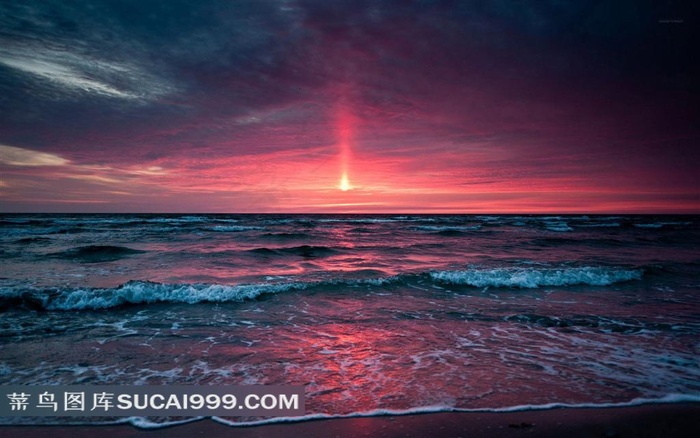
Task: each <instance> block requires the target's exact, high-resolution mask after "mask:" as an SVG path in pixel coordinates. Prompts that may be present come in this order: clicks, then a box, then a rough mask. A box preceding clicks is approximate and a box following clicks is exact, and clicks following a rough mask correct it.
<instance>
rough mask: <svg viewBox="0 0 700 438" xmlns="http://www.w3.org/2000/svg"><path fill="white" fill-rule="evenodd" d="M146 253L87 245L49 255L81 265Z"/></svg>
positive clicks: (137, 250)
mask: <svg viewBox="0 0 700 438" xmlns="http://www.w3.org/2000/svg"><path fill="white" fill-rule="evenodd" d="M144 252H146V251H143V250H139V249H133V248H129V247H126V246H113V245H88V246H80V247H77V248H71V249H67V250H65V251H60V252H56V253H53V254H50V256H51V257H56V258H62V259H69V260H75V261H80V262H83V263H100V262H111V261H115V260H119V259H122V258H124V257H129V256H132V255H134V254H140V253H144Z"/></svg>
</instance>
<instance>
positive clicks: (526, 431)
mask: <svg viewBox="0 0 700 438" xmlns="http://www.w3.org/2000/svg"><path fill="white" fill-rule="evenodd" d="M97 434H99V435H102V436H105V437H117V438H130V437H131V438H134V437H144V436H147V437H148V438H166V437H167V438H178V437H183V438H184V437H198V436H201V437H206V438H220V437H230V436H231V435H234V436H236V437H240V438H254V437H255V438H268V437H270V438H272V437H279V436H290V437H295V436H303V437H309V438H315V437H318V438H321V437H338V438H355V437H357V438H359V437H385V438H398V437H404V438H410V437H415V438H422V437H426V436H430V437H431V438H442V437H445V438H446V437H460V436H461V437H465V438H466V437H476V438H480V437H483V438H486V437H495V438H499V437H522V436H527V437H528V438H532V437H562V436H565V437H567V438H576V437H601V438H630V437H671V436H673V437H695V436H700V403H670V404H669V403H663V404H646V405H639V406H625V407H606V408H554V409H547V410H529V411H515V412H440V413H424V414H408V415H383V416H375V417H351V418H333V419H318V420H308V421H300V422H290V423H271V424H264V425H257V426H237V427H236V426H227V425H224V424H221V423H218V422H215V421H212V420H211V419H203V420H198V421H194V422H191V423H186V424H180V425H173V426H168V427H164V428H160V429H139V428H136V427H134V426H132V425H129V424H120V425H104V426H100V425H94V426H84V425H76V426H33V425H11V426H10V425H8V426H5V425H0V435H2V436H5V437H20V436H21V437H27V438H49V437H50V438H61V437H72V438H83V437H85V438H87V437H93V436H95V435H97Z"/></svg>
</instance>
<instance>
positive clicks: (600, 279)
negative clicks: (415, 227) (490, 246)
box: [430, 266, 643, 288]
mask: <svg viewBox="0 0 700 438" xmlns="http://www.w3.org/2000/svg"><path fill="white" fill-rule="evenodd" d="M642 273H643V272H642V271H641V270H639V269H619V268H604V267H591V266H584V267H577V268H539V269H538V268H496V269H469V270H466V271H437V272H431V273H430V276H431V277H432V278H433V280H436V281H438V282H443V283H450V284H464V285H469V286H475V287H518V288H537V287H541V286H572V285H577V284H588V285H591V286H607V285H610V284H613V283H618V282H622V281H630V280H639V279H641V278H642Z"/></svg>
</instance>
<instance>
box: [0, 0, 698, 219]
mask: <svg viewBox="0 0 700 438" xmlns="http://www.w3.org/2000/svg"><path fill="white" fill-rule="evenodd" d="M698 17H700V14H698V9H697V6H695V5H694V2H681V1H675V2H674V1H653V2H650V1H644V0H628V1H608V0H605V1H594V0H590V1H553V0H552V1H545V0H542V1H516V0H512V1H505V0H490V1H485V0H484V1H466V0H465V1H413V2H410V1H358V0H353V1H340V0H318V1H294V0H279V1H267V0H255V1H253V0H227V1H194V0H192V1H178V0H170V1H143V0H135V1H132V0H120V1H116V0H114V1H80V2H65V1H50V0H49V1H47V0H40V1H21V0H20V1H0V212H178V213H190V212H192V213H197V212H202V213H205V212H211V213H216V212H221V213H360V212H365V213H398V212H401V213H700V172H699V171H698V169H699V168H700V152H699V151H700V147H699V144H698V143H699V141H700V117H699V116H700V81H699V80H698V78H700V68H699V66H700V57H698V55H697V54H698V47H697V45H696V44H695V43H696V42H697V41H699V40H700V38H698V29H700V26H698V23H697V21H698Z"/></svg>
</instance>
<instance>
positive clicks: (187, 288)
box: [0, 281, 310, 310]
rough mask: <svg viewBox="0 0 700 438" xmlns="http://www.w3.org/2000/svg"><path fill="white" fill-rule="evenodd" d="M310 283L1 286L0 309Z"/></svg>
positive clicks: (248, 294)
mask: <svg viewBox="0 0 700 438" xmlns="http://www.w3.org/2000/svg"><path fill="white" fill-rule="evenodd" d="M309 285H310V284H309V283H281V284H265V283H263V284H246V285H235V286H227V285H220V284H163V283H155V282H150V281H130V282H128V283H125V284H123V285H121V286H119V287H116V288H76V289H62V290H60V289H47V290H40V291H37V290H29V291H26V290H25V291H20V290H17V289H14V290H2V289H0V293H2V294H1V295H0V309H7V308H11V307H20V308H26V309H34V310H98V309H110V308H114V307H122V306H125V305H134V304H153V303H186V304H195V303H207V302H209V303H223V302H242V301H245V300H250V299H254V298H257V297H259V296H260V295H263V294H270V293H279V292H284V291H290V290H300V289H305V288H307V287H308V286H309Z"/></svg>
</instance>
